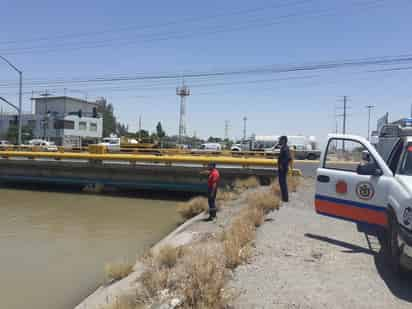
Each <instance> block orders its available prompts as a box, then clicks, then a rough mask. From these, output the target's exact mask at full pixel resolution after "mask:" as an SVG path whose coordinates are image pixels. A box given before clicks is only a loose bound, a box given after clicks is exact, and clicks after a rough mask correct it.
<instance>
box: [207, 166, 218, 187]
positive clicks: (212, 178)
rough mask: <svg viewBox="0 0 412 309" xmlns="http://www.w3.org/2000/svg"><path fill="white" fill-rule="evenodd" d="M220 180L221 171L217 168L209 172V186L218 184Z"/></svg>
mask: <svg viewBox="0 0 412 309" xmlns="http://www.w3.org/2000/svg"><path fill="white" fill-rule="evenodd" d="M219 180H220V174H219V171H218V170H217V169H213V170H211V171H210V173H209V179H208V181H207V185H208V187H209V188H212V187H213V185H214V184H215V183H216V184H217V183H218V182H219Z"/></svg>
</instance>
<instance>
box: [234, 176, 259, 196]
mask: <svg viewBox="0 0 412 309" xmlns="http://www.w3.org/2000/svg"><path fill="white" fill-rule="evenodd" d="M259 186H260V183H259V181H258V180H257V178H256V177H249V178H246V179H236V180H235V183H234V189H235V190H236V191H237V192H242V191H245V190H247V189H253V188H257V187H259Z"/></svg>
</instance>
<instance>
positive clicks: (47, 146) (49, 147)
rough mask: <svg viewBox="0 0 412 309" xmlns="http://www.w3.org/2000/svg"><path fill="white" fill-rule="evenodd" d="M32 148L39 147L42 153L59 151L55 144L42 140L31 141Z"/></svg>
mask: <svg viewBox="0 0 412 309" xmlns="http://www.w3.org/2000/svg"><path fill="white" fill-rule="evenodd" d="M29 145H30V146H36V147H39V148H40V150H41V151H57V150H58V149H57V146H56V145H55V144H54V143H53V142H49V141H45V140H42V139H32V140H30V141H29Z"/></svg>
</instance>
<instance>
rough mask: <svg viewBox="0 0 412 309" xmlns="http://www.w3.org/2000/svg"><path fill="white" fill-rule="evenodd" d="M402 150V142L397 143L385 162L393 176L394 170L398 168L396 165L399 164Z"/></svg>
mask: <svg viewBox="0 0 412 309" xmlns="http://www.w3.org/2000/svg"><path fill="white" fill-rule="evenodd" d="M402 149H403V142H402V140H399V141H398V143H397V144H396V145H395V147H394V148H393V150H392V153H391V154H390V156H389V159H388V161H387V162H386V163H387V164H388V166H389V168H390V169H391V171H392V173H393V174H395V172H396V168H397V167H398V163H399V160H400V158H401V154H402Z"/></svg>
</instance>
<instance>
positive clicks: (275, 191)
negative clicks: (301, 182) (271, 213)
mask: <svg viewBox="0 0 412 309" xmlns="http://www.w3.org/2000/svg"><path fill="white" fill-rule="evenodd" d="M270 190H271V191H272V193H273V194H274V195H276V196H280V187H279V184H278V183H274V184H272V186H271V187H270Z"/></svg>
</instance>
